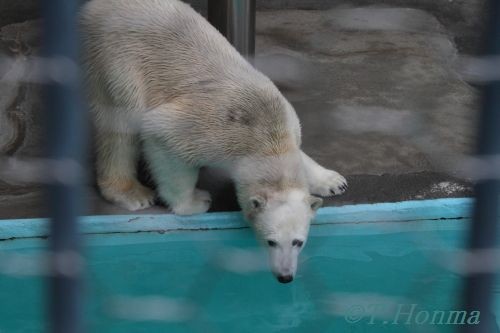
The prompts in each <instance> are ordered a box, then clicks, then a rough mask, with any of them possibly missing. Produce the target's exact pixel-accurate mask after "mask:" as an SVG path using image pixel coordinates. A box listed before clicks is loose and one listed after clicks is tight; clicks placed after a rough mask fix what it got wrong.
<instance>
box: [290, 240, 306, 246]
mask: <svg viewBox="0 0 500 333" xmlns="http://www.w3.org/2000/svg"><path fill="white" fill-rule="evenodd" d="M292 245H293V246H297V247H302V245H304V242H303V241H301V240H298V239H294V240H293V242H292Z"/></svg>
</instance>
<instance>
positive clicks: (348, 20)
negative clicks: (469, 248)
mask: <svg viewBox="0 0 500 333" xmlns="http://www.w3.org/2000/svg"><path fill="white" fill-rule="evenodd" d="M457 56H458V51H457V49H456V47H455V45H454V43H453V42H452V41H451V39H450V35H449V33H448V31H447V30H446V29H445V28H444V27H443V26H442V25H441V24H440V23H439V22H438V21H437V20H436V19H435V18H434V17H433V16H432V15H430V14H429V13H427V12H424V11H422V10H417V9H407V8H373V7H370V8H344V9H334V10H322V11H316V10H313V11H311V10H308V11H301V10H280V11H273V10H269V11H263V12H259V13H258V15H257V58H256V66H257V67H258V68H260V69H261V70H262V71H263V72H265V73H266V74H268V75H269V76H270V77H271V78H272V79H273V80H274V81H275V82H276V83H277V85H278V87H279V88H280V89H281V90H282V91H283V93H284V94H285V95H286V97H287V98H288V99H289V100H290V101H291V102H292V104H293V105H294V107H295V108H296V110H297V113H298V114H299V118H300V119H301V121H302V126H303V147H304V150H305V151H306V152H307V153H309V154H310V155H311V156H312V157H313V158H315V159H316V160H317V161H318V162H320V163H321V164H323V165H324V166H326V167H329V168H333V169H335V170H337V171H339V172H340V173H342V174H344V175H346V176H347V179H348V181H349V184H350V187H349V189H348V191H347V192H346V193H345V194H344V195H342V196H338V197H334V198H331V199H327V200H325V204H326V205H342V204H353V203H369V202H387V201H401V200H414V199H415V200H417V199H428V198H442V197H462V196H470V195H472V188H471V184H470V183H469V182H467V181H466V180H464V179H463V176H462V177H459V176H458V169H457V166H456V160H457V157H460V156H462V155H464V154H469V153H471V152H472V151H473V147H474V141H475V137H474V129H475V123H476V118H477V114H478V108H477V104H478V92H477V91H476V90H475V89H474V88H473V87H471V86H470V85H468V84H467V83H465V82H464V81H463V80H461V78H460V76H459V75H458V74H457V72H456V70H455V66H454V60H456V59H457ZM200 184H201V187H204V188H208V189H210V191H211V192H212V195H213V199H214V203H213V210H235V209H237V208H238V207H237V205H236V201H235V198H234V190H233V189H232V185H231V184H230V182H229V181H228V180H227V179H225V178H224V177H223V176H221V175H219V174H218V173H217V172H216V171H214V170H212V171H211V170H204V171H203V172H202V175H201V177H200ZM0 185H2V184H0ZM0 189H1V194H2V195H0V218H15V217H35V216H45V215H46V212H45V211H44V208H43V207H44V202H43V195H42V193H41V192H40V190H39V189H36V188H33V187H12V186H7V185H6V184H5V186H0ZM87 196H88V198H89V204H88V209H87V210H86V214H128V213H129V212H127V211H124V210H122V209H119V208H117V207H115V206H112V205H109V204H107V203H105V202H103V200H102V199H100V197H99V196H98V194H97V193H96V192H95V190H94V189H93V188H89V190H88V195H87ZM152 212H166V209H165V208H162V207H155V208H151V209H148V210H145V211H142V212H141V213H152Z"/></svg>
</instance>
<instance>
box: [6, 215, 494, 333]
mask: <svg viewBox="0 0 500 333" xmlns="http://www.w3.org/2000/svg"><path fill="white" fill-rule="evenodd" d="M467 223H468V220H467V219H446V220H432V221H431V220H422V221H405V222H390V223H345V224H328V223H325V224H321V225H315V226H313V227H312V228H311V234H310V238H309V242H308V244H307V246H306V248H305V249H304V251H303V254H302V255H301V264H300V267H299V272H298V275H297V277H296V279H295V280H294V281H293V282H292V283H290V284H285V285H283V284H279V283H278V282H277V281H276V279H275V278H274V277H273V276H272V274H271V273H269V271H268V269H267V266H266V263H267V258H266V254H265V253H264V252H262V251H261V250H260V249H259V247H258V246H257V243H256V241H255V239H254V236H253V234H252V232H251V231H250V230H249V229H246V228H234V229H221V230H204V231H201V230H198V231H193V230H187V231H182V230H177V231H171V232H161V233H159V232H139V233H118V234H101V235H88V236H87V237H86V239H85V244H86V246H85V258H86V273H85V276H86V281H85V303H86V305H85V311H84V318H85V325H86V330H87V331H88V332H107V333H114V332H117V333H118V332H120V333H123V332H127V333H128V332H153V333H154V332H169V333H176V332H204V333H208V332H263V333H264V332H266V333H272V332H308V333H309V332H312V333H314V332H318V333H325V332H429V333H432V332H455V331H456V329H457V323H459V322H460V321H461V320H462V319H461V318H458V319H455V318H454V317H453V316H454V314H453V313H451V311H452V310H459V309H460V308H461V306H460V301H461V298H460V296H461V289H460V288H461V275H460V271H459V270H458V267H459V266H458V265H456V264H457V261H458V260H459V257H458V253H459V251H460V249H461V248H462V247H463V244H464V235H465V232H464V231H465V230H466V228H467ZM45 246H46V241H45V240H43V239H37V238H30V239H19V240H10V241H3V242H0V250H2V253H3V254H4V255H6V254H7V255H8V254H9V253H10V254H12V253H15V254H17V255H23V256H26V258H30V257H32V256H35V258H36V256H39V255H40V253H41V250H43V249H44V248H45ZM499 290H500V285H497V286H496V291H497V293H498V292H499ZM46 295H47V293H46V291H45V289H44V284H43V279H42V278H40V277H37V276H21V275H5V274H3V275H0V299H1V300H2V302H1V303H0V332H1V333H10V332H26V333H27V332H41V331H43V330H44V329H45V327H46V321H45V315H46V314H45V313H44V310H43V309H44V305H45V303H46V302H47V297H46ZM496 310H497V311H496V314H497V315H498V314H500V309H499V308H498V307H497V309H496ZM450 316H451V319H450ZM472 317H473V316H472V315H471V314H469V313H468V314H467V315H466V317H465V321H467V320H471V322H473V321H474V320H475V318H472ZM457 320H458V321H457Z"/></svg>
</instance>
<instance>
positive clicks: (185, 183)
mask: <svg viewBox="0 0 500 333" xmlns="http://www.w3.org/2000/svg"><path fill="white" fill-rule="evenodd" d="M80 28H81V32H82V42H83V68H84V73H85V79H86V83H87V92H88V98H89V104H90V108H91V113H92V115H93V120H94V124H95V131H96V145H97V149H96V151H97V152H96V169H97V183H98V186H99V189H100V191H101V193H102V195H103V196H104V198H106V199H107V200H109V201H111V202H114V203H116V204H117V205H120V206H122V207H125V208H127V209H129V210H137V209H143V208H146V207H148V206H150V205H151V204H152V202H153V198H154V193H153V191H152V190H151V189H149V188H146V187H145V186H143V185H142V184H141V183H139V181H138V180H137V177H136V164H137V158H138V154H139V149H140V146H142V149H143V151H144V156H145V159H146V161H147V164H148V165H149V168H150V170H151V174H152V177H153V179H154V181H155V183H156V185H157V192H158V195H159V197H160V198H161V199H163V200H164V201H165V202H166V203H168V205H169V206H170V208H171V209H172V211H173V212H174V213H176V214H180V215H190V214H199V213H204V212H206V211H207V210H208V209H209V207H210V194H209V193H208V192H206V191H203V190H200V189H197V188H196V187H195V186H196V183H197V179H198V171H199V169H200V167H202V166H209V167H210V166H212V167H217V168H222V169H224V170H225V171H227V173H228V174H229V175H230V176H231V177H232V179H233V180H234V183H235V186H236V190H237V197H238V202H239V204H240V206H241V208H242V210H243V214H244V216H245V217H246V219H247V220H248V221H249V223H250V224H251V226H252V227H253V228H254V230H255V232H256V234H257V236H258V238H259V239H260V240H262V242H263V243H264V244H265V245H266V246H267V247H268V248H269V253H270V263H271V268H272V271H273V273H274V274H275V276H276V277H277V278H278V280H279V281H280V282H283V283H287V282H290V281H292V279H293V277H294V275H295V272H296V269H297V257H298V254H299V252H300V251H301V249H302V248H303V247H304V244H305V242H306V239H307V235H308V231H309V224H310V221H311V219H312V218H313V217H314V214H315V211H316V210H317V209H318V208H319V207H320V206H321V204H322V199H320V198H318V197H316V196H312V195H311V194H314V195H319V196H331V195H336V194H340V193H342V192H343V191H344V190H345V189H346V187H347V183H346V180H345V178H344V177H342V176H341V175H340V174H338V173H337V172H335V171H333V170H327V169H325V168H323V167H322V166H320V165H318V164H317V163H316V162H315V161H313V160H312V159H311V158H310V157H309V156H307V155H306V154H305V153H304V152H302V151H301V149H300V145H301V133H300V123H299V119H298V117H297V115H296V113H295V111H294V109H293V107H292V105H291V104H290V103H289V102H288V101H287V100H286V99H285V98H284V97H283V96H282V94H281V93H280V92H279V90H278V89H277V87H276V86H275V85H274V84H273V82H271V80H269V79H268V78H267V77H266V76H265V75H263V74H262V73H260V72H259V71H257V70H256V69H255V68H253V67H252V65H251V64H250V63H248V62H247V61H246V60H245V59H244V58H243V57H242V56H241V55H240V54H239V53H238V52H237V51H236V50H235V49H234V48H233V47H232V46H231V45H230V43H229V42H228V41H227V40H226V39H225V38H224V37H223V36H222V35H221V34H220V33H219V32H218V31H217V30H216V29H215V28H214V27H212V26H211V25H210V24H209V23H208V22H207V21H206V20H205V19H204V18H203V17H202V16H201V15H199V14H198V13H197V12H196V11H194V10H193V9H192V8H191V7H190V6H189V5H187V4H185V3H183V2H181V1H178V0H168V1H165V0H92V1H90V2H88V3H87V4H85V5H84V6H83V7H82V10H81V15H80Z"/></svg>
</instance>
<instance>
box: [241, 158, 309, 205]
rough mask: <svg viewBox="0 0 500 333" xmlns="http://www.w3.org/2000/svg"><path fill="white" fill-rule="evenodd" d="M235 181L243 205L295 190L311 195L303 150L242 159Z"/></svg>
mask: <svg viewBox="0 0 500 333" xmlns="http://www.w3.org/2000/svg"><path fill="white" fill-rule="evenodd" d="M232 178H233V180H234V183H235V185H236V192H237V194H238V200H239V201H241V200H246V199H248V198H250V197H252V196H255V195H266V194H267V193H273V192H274V193H276V192H286V191H289V190H293V189H301V190H305V191H307V182H306V178H305V175H304V170H303V166H302V159H301V156H300V150H298V151H297V152H289V153H286V154H282V155H273V156H263V155H260V156H251V157H245V158H242V159H241V160H240V161H238V163H236V165H235V170H234V172H233V177H232ZM240 203H241V202H240Z"/></svg>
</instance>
